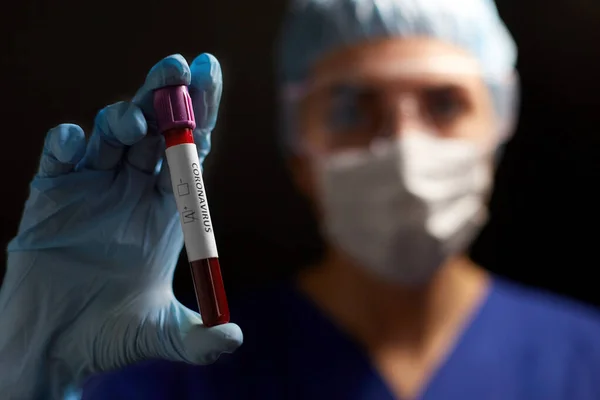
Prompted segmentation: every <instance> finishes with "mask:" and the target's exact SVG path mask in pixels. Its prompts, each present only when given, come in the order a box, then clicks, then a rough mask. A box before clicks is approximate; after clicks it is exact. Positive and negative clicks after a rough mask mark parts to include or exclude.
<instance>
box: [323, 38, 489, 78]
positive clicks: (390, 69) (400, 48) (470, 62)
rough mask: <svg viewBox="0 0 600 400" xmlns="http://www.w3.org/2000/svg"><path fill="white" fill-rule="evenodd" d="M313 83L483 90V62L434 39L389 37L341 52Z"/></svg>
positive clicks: (330, 57) (325, 60)
mask: <svg viewBox="0 0 600 400" xmlns="http://www.w3.org/2000/svg"><path fill="white" fill-rule="evenodd" d="M312 79H313V81H314V82H315V83H316V84H317V85H319V84H326V83H328V82H329V81H338V80H345V81H348V80H360V81H365V80H367V81H372V82H378V81H381V82H382V83H388V82H390V81H393V82H395V83H397V84H402V85H403V86H404V85H405V86H415V85H416V86H420V85H435V84H441V85H458V86H465V87H481V86H482V84H483V80H482V74H481V70H480V67H479V63H478V61H477V59H476V58H475V57H473V56H472V55H471V54H469V53H468V52H467V51H466V50H463V49H461V48H460V47H457V46H455V45H453V44H450V43H446V42H443V41H440V40H437V39H433V38H421V37H413V38H389V39H382V40H378V41H370V42H365V43H362V44H359V45H356V46H352V47H348V48H343V49H339V50H337V51H335V52H332V53H330V54H328V55H326V56H325V57H323V58H322V59H321V60H320V61H319V62H318V63H317V64H316V65H315V67H314V68H313V70H312Z"/></svg>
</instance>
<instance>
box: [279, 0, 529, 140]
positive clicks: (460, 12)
mask: <svg viewBox="0 0 600 400" xmlns="http://www.w3.org/2000/svg"><path fill="white" fill-rule="evenodd" d="M411 36H413V37H414V36H421V37H422V36H428V37H432V38H437V39H440V40H444V41H447V42H450V43H453V44H455V45H457V46H459V47H461V48H463V49H465V50H467V51H469V52H470V53H471V54H472V55H473V56H475V58H476V59H477V60H479V64H480V67H481V70H482V72H483V78H484V80H485V81H486V82H487V83H488V86H489V88H490V92H491V94H492V99H493V101H494V105H495V109H496V114H497V115H498V117H499V125H500V126H499V127H498V130H499V132H500V133H499V135H500V138H501V140H505V139H506V138H507V137H508V136H509V135H510V134H511V133H512V131H513V128H514V123H515V121H516V114H517V109H518V88H519V85H518V79H517V78H518V76H517V74H516V71H515V65H516V60H517V47H516V45H515V42H514V41H513V39H512V37H511V35H510V33H509V31H508V29H507V28H506V26H505V25H504V23H503V22H502V20H501V18H500V16H499V14H498V11H497V9H496V6H495V4H494V2H493V0H292V3H291V6H290V7H289V9H288V13H287V15H286V16H285V18H284V22H283V29H282V33H281V36H280V41H279V45H278V47H279V48H278V57H277V61H278V64H279V65H278V69H277V70H278V80H279V84H280V88H281V92H282V93H281V94H282V97H283V98H282V100H283V101H282V103H281V105H282V106H283V110H282V116H281V117H282V119H281V122H282V123H283V127H282V128H283V132H282V133H283V137H282V141H283V143H282V144H283V145H284V147H286V148H288V149H289V148H290V147H291V148H294V147H297V144H298V143H297V140H298V137H297V134H296V132H295V129H294V125H295V119H294V115H295V111H294V109H295V106H296V104H295V101H293V100H291V99H290V97H294V95H293V93H294V92H296V91H297V89H298V88H299V87H302V86H303V83H304V82H305V81H306V80H307V78H308V75H309V72H310V70H311V68H312V66H313V65H314V64H315V62H317V61H318V60H319V59H320V58H321V57H322V56H324V55H325V54H327V53H328V52H330V51H332V50H335V49H339V48H342V47H349V46H352V45H354V44H357V43H360V42H363V41H367V40H372V39H381V38H387V37H411ZM290 94H292V95H291V96H290Z"/></svg>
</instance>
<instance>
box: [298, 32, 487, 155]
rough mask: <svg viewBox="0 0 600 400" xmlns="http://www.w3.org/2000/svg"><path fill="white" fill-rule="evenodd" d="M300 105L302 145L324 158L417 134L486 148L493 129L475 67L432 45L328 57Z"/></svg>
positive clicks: (403, 43)
mask: <svg viewBox="0 0 600 400" xmlns="http://www.w3.org/2000/svg"><path fill="white" fill-rule="evenodd" d="M311 81H312V82H313V86H312V88H311V90H310V91H309V94H308V95H307V96H306V97H305V99H304V101H303V102H302V103H301V106H300V107H301V113H300V114H301V121H300V124H301V132H302V135H303V142H304V145H305V146H306V147H307V148H308V149H309V150H313V151H315V152H319V153H334V152H338V151H343V150H347V149H351V148H364V147H366V146H369V145H370V144H371V143H372V142H373V140H374V139H377V138H380V137H386V136H393V135H395V136H401V135H402V134H403V132H406V131H414V130H419V131H421V132H427V133H429V134H432V135H436V136H438V137H441V138H464V139H467V140H471V141H474V142H477V141H479V142H485V141H486V140H489V139H491V138H492V137H493V135H494V134H495V133H496V132H495V125H496V121H495V120H494V118H495V116H494V110H493V105H492V102H491V98H490V94H489V92H488V89H487V87H486V85H485V83H484V82H483V80H482V79H481V76H480V75H479V74H478V70H477V62H476V60H475V59H474V58H472V57H471V56H470V55H469V54H467V53H466V52H465V51H463V50H462V49H460V48H457V47H454V46H453V45H450V44H447V43H445V42H441V41H438V40H435V39H429V38H413V39H391V40H383V41H379V42H373V43H367V44H364V45H361V46H358V47H353V48H350V49H345V50H341V51H338V52H336V53H334V54H331V55H329V56H328V57H326V58H325V59H323V60H322V61H321V62H320V63H319V64H318V65H317V66H316V68H315V69H314V72H313V75H312V80H311Z"/></svg>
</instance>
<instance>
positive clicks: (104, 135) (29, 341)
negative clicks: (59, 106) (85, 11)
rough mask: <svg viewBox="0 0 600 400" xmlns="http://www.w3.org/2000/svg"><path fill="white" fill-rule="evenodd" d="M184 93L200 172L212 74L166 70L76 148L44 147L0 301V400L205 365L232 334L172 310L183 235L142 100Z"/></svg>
mask: <svg viewBox="0 0 600 400" xmlns="http://www.w3.org/2000/svg"><path fill="white" fill-rule="evenodd" d="M179 84H186V85H189V86H190V94H191V96H192V100H193V103H194V107H195V114H196V122H197V128H196V130H195V132H194V134H195V140H196V144H197V145H198V148H199V154H200V160H201V161H203V160H204V158H205V156H206V155H207V154H208V152H209V150H210V134H211V131H212V129H213V128H214V126H215V123H216V118H217V111H218V105H219V101H220V97H221V88H222V76H221V69H220V66H219V63H218V62H217V60H216V59H215V58H214V57H213V56H211V55H207V54H203V55H201V56H199V57H198V58H196V59H195V60H194V62H193V63H192V64H191V67H188V64H187V63H186V61H185V59H184V58H183V57H181V56H179V55H175V56H170V57H167V58H165V59H163V60H162V61H161V62H159V63H158V64H156V65H155V66H154V67H153V68H152V70H151V71H150V72H149V74H148V76H147V78H146V81H145V83H144V85H143V86H142V88H141V89H140V90H139V91H138V92H137V94H136V95H135V97H134V98H133V100H132V101H131V102H120V103H116V104H113V105H111V106H108V107H106V108H105V109H103V110H102V111H101V112H100V113H99V114H98V116H97V118H96V120H95V125H94V130H93V132H92V135H91V137H90V138H89V141H88V142H87V143H86V138H85V135H84V133H83V131H82V129H81V128H80V127H78V126H76V125H71V124H64V125H60V126H58V127H56V128H54V129H52V130H51V131H50V132H49V133H48V135H47V137H46V141H45V144H44V150H43V154H42V157H41V161H40V167H39V172H38V173H37V175H36V176H35V178H34V179H33V181H32V182H31V188H30V196H29V199H28V200H27V203H26V205H25V211H24V214H23V218H22V221H21V224H20V227H19V232H18V235H17V236H16V237H15V238H14V239H13V240H12V242H11V243H10V244H9V247H8V252H9V254H8V270H7V275H6V278H5V282H4V284H3V287H2V290H1V291H0V326H1V329H0V399H2V400H13V399H26V400H30V399H38V398H53V399H61V398H66V396H67V395H68V393H70V391H72V390H75V391H77V388H78V387H80V385H81V384H82V381H83V380H84V379H85V378H86V377H87V376H88V375H89V374H91V373H95V372H99V371H106V370H112V369H116V368H119V367H123V366H126V365H128V364H131V363H134V362H136V361H139V360H143V359H150V358H160V359H168V360H174V361H184V362H188V363H194V364H208V363H212V362H214V361H215V360H216V359H217V357H219V355H220V354H221V353H223V352H232V351H234V350H235V349H236V348H237V347H238V346H240V344H241V343H242V333H241V330H240V329H239V327H238V326H237V325H234V324H226V325H221V326H217V327H214V328H206V327H204V326H203V325H202V319H201V317H200V315H198V314H197V313H195V312H193V311H191V310H189V309H187V308H185V307H184V306H183V305H181V304H180V303H179V302H178V301H177V300H176V299H175V297H174V295H173V292H172V277H173V271H174V269H175V265H176V262H177V259H178V256H179V253H180V251H181V249H182V246H183V235H182V230H181V226H180V222H179V217H178V212H177V209H176V205H175V200H174V196H173V194H172V192H171V183H170V179H169V171H168V168H167V164H166V161H165V162H164V163H162V162H161V160H162V157H163V155H164V140H163V138H162V137H161V135H159V134H157V132H156V122H155V120H154V111H153V105H152V91H153V90H154V89H157V88H159V87H163V86H168V85H179Z"/></svg>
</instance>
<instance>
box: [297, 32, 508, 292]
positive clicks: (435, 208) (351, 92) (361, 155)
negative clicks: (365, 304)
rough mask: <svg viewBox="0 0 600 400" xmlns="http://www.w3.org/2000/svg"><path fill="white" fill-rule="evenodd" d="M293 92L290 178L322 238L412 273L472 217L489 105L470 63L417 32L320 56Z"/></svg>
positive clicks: (477, 215)
mask: <svg viewBox="0 0 600 400" xmlns="http://www.w3.org/2000/svg"><path fill="white" fill-rule="evenodd" d="M306 93H307V94H306V95H305V97H304V98H303V99H302V101H301V102H300V104H299V107H300V109H299V111H300V113H299V114H300V116H301V118H300V121H299V122H300V132H301V138H300V141H301V144H302V150H304V151H303V152H301V154H300V155H299V156H298V157H297V158H296V159H295V160H294V165H293V168H294V172H295V174H296V178H297V181H298V183H299V186H300V187H301V188H302V190H303V191H304V192H305V194H306V195H307V196H308V197H309V198H311V199H312V200H313V202H314V204H315V206H316V209H317V212H318V213H319V215H320V217H321V219H322V226H323V231H324V233H325V237H326V239H327V240H328V241H329V242H330V245H331V246H333V247H336V248H338V249H340V250H341V251H343V252H345V253H347V254H348V255H349V256H350V257H351V258H353V259H355V260H356V261H357V262H358V264H362V265H365V266H367V267H369V268H370V269H372V270H374V271H378V272H379V273H380V274H383V275H384V276H386V278H390V277H392V278H394V277H395V278H398V279H399V280H400V281H404V282H411V283H414V282H422V281H423V280H426V279H427V278H428V277H430V275H431V272H432V271H434V270H435V269H436V268H437V266H439V265H440V264H442V263H443V262H444V260H445V259H446V258H448V257H450V256H452V255H455V253H457V252H459V251H462V250H464V247H465V246H466V245H467V244H468V243H469V242H470V240H471V239H472V238H473V236H474V234H475V233H476V232H477V230H478V228H479V227H480V226H481V224H482V223H483V221H484V218H483V217H482V215H483V214H484V211H485V206H484V202H485V197H486V194H487V190H488V187H489V185H490V178H491V166H492V161H491V160H492V157H491V156H492V154H493V147H494V144H495V142H494V139H495V138H496V137H497V131H496V126H497V123H496V121H495V114H494V108H493V104H492V100H491V97H490V94H489V91H488V89H487V87H486V85H485V83H484V81H483V80H482V78H481V74H480V71H479V68H478V64H477V62H476V60H475V59H474V58H472V57H471V56H470V55H469V54H467V53H466V52H465V51H463V50H461V49H459V48H456V47H454V46H453V45H450V44H447V43H444V42H440V41H438V40H434V39H429V38H412V39H388V40H382V41H378V42H370V43H366V44H363V45H360V46H357V47H353V48H349V49H343V50H340V51H338V52H335V53H333V54H330V55H329V56H327V57H325V58H324V59H322V60H321V62H320V63H318V64H317V65H316V67H315V69H314V71H313V74H312V76H311V79H310V82H309V85H308V90H307V92H306Z"/></svg>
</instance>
